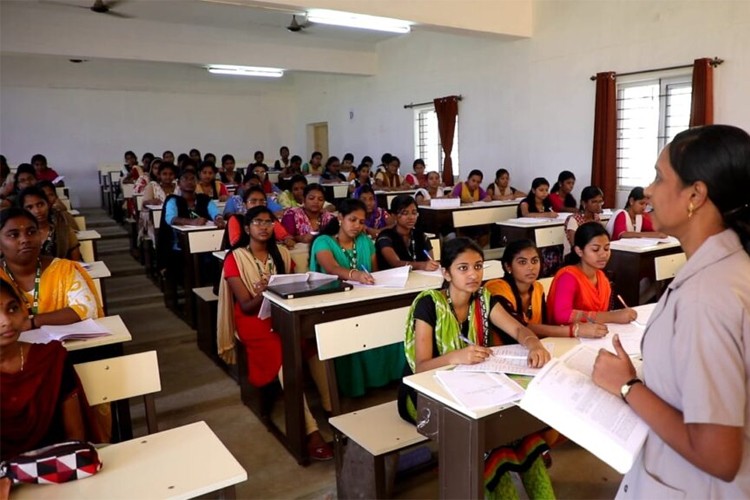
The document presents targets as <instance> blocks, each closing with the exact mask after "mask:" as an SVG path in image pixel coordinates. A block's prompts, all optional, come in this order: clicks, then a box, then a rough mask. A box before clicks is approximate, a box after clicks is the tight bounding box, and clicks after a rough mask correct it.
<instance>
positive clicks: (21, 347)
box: [18, 343, 24, 371]
mask: <svg viewBox="0 0 750 500" xmlns="http://www.w3.org/2000/svg"><path fill="white" fill-rule="evenodd" d="M18 351H19V352H20V353H21V371H23V365H24V359H23V346H22V345H21V344H20V343H19V344H18Z"/></svg>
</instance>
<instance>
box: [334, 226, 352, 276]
mask: <svg viewBox="0 0 750 500" xmlns="http://www.w3.org/2000/svg"><path fill="white" fill-rule="evenodd" d="M336 242H337V243H338V244H339V248H341V251H342V252H344V256H345V257H346V260H347V261H349V269H357V244H356V243H355V242H354V241H352V248H351V249H349V250H347V249H346V248H344V245H342V244H341V242H340V241H339V235H338V234H337V235H336Z"/></svg>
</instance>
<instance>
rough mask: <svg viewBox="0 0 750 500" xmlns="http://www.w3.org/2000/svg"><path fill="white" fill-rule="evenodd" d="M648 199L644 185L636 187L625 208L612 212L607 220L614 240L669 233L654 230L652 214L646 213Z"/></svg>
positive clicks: (609, 231)
mask: <svg viewBox="0 0 750 500" xmlns="http://www.w3.org/2000/svg"><path fill="white" fill-rule="evenodd" d="M646 205H648V199H647V198H646V195H645V194H644V192H643V188H642V187H634V188H633V189H632V190H631V191H630V194H629V195H628V201H627V203H626V204H625V209H624V210H623V209H620V210H618V211H616V212H615V213H614V214H612V218H611V219H609V221H608V222H607V232H608V233H609V235H610V237H611V238H612V241H617V240H619V239H620V238H664V237H666V236H667V235H666V234H664V233H662V232H660V231H655V230H654V225H653V224H652V223H651V216H650V215H649V214H647V213H646Z"/></svg>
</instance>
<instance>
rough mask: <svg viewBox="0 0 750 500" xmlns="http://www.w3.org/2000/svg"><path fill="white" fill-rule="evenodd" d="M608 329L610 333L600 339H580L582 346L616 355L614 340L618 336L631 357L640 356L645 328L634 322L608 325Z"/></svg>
mask: <svg viewBox="0 0 750 500" xmlns="http://www.w3.org/2000/svg"><path fill="white" fill-rule="evenodd" d="M607 328H608V329H609V333H608V334H607V335H605V336H604V337H601V338H598V339H584V338H580V337H579V340H580V341H581V344H583V345H586V346H588V347H591V348H594V349H597V350H598V349H606V350H608V351H609V352H611V353H615V348H614V345H613V344H612V339H613V338H614V336H615V334H617V335H619V336H620V343H621V344H622V348H623V349H625V352H626V353H628V354H629V355H630V356H640V354H641V340H643V333H644V332H645V331H646V329H645V328H644V327H643V326H641V325H640V324H638V323H636V322H635V321H632V322H630V323H627V324H625V325H621V324H616V323H607Z"/></svg>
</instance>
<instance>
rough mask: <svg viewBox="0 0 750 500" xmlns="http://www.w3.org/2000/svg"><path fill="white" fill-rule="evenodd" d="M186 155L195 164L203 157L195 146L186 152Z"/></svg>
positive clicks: (198, 163)
mask: <svg viewBox="0 0 750 500" xmlns="http://www.w3.org/2000/svg"><path fill="white" fill-rule="evenodd" d="M188 156H189V157H190V159H191V160H193V161H194V162H195V164H196V165H200V163H201V161H202V159H203V156H202V155H201V152H200V151H199V150H197V149H195V148H193V149H191V150H190V152H189V153H188Z"/></svg>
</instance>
